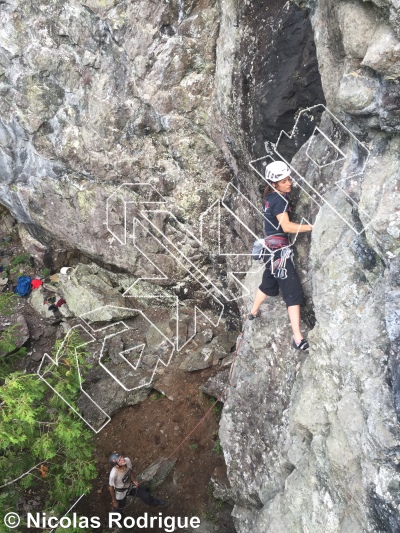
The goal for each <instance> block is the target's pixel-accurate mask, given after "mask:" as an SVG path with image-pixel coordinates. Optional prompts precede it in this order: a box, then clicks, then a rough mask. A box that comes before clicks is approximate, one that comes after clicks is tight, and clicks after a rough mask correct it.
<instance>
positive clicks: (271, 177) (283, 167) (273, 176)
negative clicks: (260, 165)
mask: <svg viewBox="0 0 400 533" xmlns="http://www.w3.org/2000/svg"><path fill="white" fill-rule="evenodd" d="M288 176H290V168H289V167H288V166H287V164H286V163H284V162H283V161H273V162H272V163H270V164H269V165H267V166H266V167H265V179H266V180H268V181H273V182H277V181H280V180H283V179H285V178H287V177H288Z"/></svg>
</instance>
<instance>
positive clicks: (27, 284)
mask: <svg viewBox="0 0 400 533" xmlns="http://www.w3.org/2000/svg"><path fill="white" fill-rule="evenodd" d="M14 292H15V294H18V296H28V295H29V294H30V292H31V278H30V277H29V276H20V277H19V278H18V281H17V286H16V287H15V289H14Z"/></svg>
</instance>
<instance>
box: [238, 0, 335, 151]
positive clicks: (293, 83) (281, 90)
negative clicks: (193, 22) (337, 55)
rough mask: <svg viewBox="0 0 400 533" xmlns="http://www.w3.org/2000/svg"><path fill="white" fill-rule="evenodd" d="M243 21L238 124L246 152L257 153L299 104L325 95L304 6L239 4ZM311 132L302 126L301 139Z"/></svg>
mask: <svg viewBox="0 0 400 533" xmlns="http://www.w3.org/2000/svg"><path fill="white" fill-rule="evenodd" d="M241 24H244V25H245V26H246V31H245V32H244V35H245V38H244V39H243V41H242V43H241V46H242V48H241V52H242V53H241V57H242V58H243V59H242V60H241V64H240V77H238V78H237V81H236V85H237V86H238V85H239V84H240V89H239V91H238V92H241V93H242V102H241V110H242V111H241V113H242V115H241V122H242V124H241V125H242V128H243V130H244V131H245V132H246V134H247V138H246V141H247V146H248V149H249V151H250V153H252V154H254V155H255V157H260V156H261V155H263V154H264V152H265V150H264V142H265V141H271V142H275V141H276V140H277V137H278V135H279V133H280V131H281V130H282V129H283V130H285V131H290V130H291V128H292V127H293V125H294V121H295V114H296V112H297V111H298V110H299V109H301V108H305V107H309V106H311V105H314V104H316V103H324V102H325V99H324V95H323V91H322V86H321V80H320V75H319V71H318V64H317V58H316V52H315V44H314V40H313V32H312V29H311V23H310V20H309V12H308V11H307V10H303V9H300V8H299V7H298V6H296V5H295V4H288V3H287V2H285V1H283V0H277V1H275V2H266V1H265V0H258V1H256V2H252V3H251V4H250V5H248V6H245V7H244V8H243V11H242V15H241ZM311 132H312V130H310V131H307V132H304V141H305V140H306V139H307V138H308V137H309V135H310V134H311Z"/></svg>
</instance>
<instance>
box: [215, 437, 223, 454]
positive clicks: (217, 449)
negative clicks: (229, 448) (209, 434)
mask: <svg viewBox="0 0 400 533" xmlns="http://www.w3.org/2000/svg"><path fill="white" fill-rule="evenodd" d="M213 452H215V453H216V454H217V455H222V452H223V449H222V446H221V442H220V440H219V439H217V440H216V441H215V443H214V447H213Z"/></svg>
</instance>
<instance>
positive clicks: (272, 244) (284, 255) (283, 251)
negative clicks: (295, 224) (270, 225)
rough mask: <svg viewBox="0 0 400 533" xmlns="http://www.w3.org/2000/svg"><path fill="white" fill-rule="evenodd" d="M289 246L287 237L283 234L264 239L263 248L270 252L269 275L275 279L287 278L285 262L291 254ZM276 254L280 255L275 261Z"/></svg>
mask: <svg viewBox="0 0 400 533" xmlns="http://www.w3.org/2000/svg"><path fill="white" fill-rule="evenodd" d="M289 245H290V243H289V237H288V236H287V235H286V234H285V233H281V234H279V233H278V234H276V235H268V236H267V237H266V238H265V246H266V247H267V248H269V249H270V250H271V254H270V255H271V259H270V261H271V274H273V275H274V277H275V278H277V279H286V278H287V269H286V261H287V260H288V259H289V258H290V257H291V256H292V253H293V252H292V249H291V248H289ZM277 252H279V253H280V257H278V258H277V259H275V253H277Z"/></svg>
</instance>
